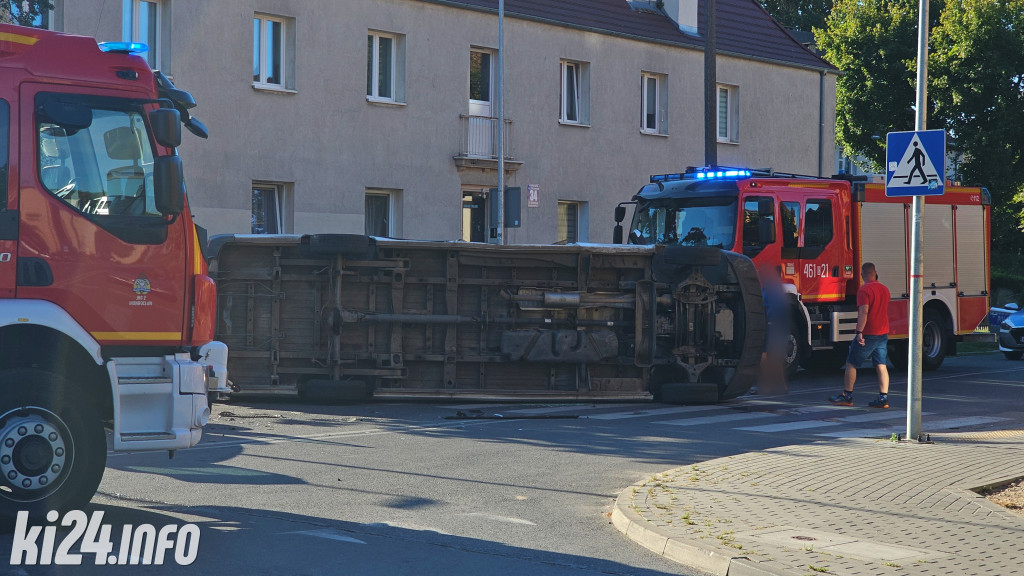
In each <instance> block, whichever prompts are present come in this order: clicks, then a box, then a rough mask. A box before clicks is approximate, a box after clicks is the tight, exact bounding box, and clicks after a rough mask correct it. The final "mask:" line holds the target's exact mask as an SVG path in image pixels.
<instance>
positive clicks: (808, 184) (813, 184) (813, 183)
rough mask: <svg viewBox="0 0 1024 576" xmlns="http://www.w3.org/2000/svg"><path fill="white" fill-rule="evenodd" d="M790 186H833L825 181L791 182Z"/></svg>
mask: <svg viewBox="0 0 1024 576" xmlns="http://www.w3.org/2000/svg"><path fill="white" fill-rule="evenodd" d="M787 186H789V187H790V188H831V187H832V186H830V185H828V184H825V183H823V182H790V183H789V184H787Z"/></svg>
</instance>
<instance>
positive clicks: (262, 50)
mask: <svg viewBox="0 0 1024 576" xmlns="http://www.w3.org/2000/svg"><path fill="white" fill-rule="evenodd" d="M253 20H254V21H255V20H258V21H259V22H260V31H259V35H260V37H259V39H258V40H259V61H260V77H259V80H256V79H253V82H252V84H253V86H254V87H256V88H264V89H271V90H288V89H290V88H291V86H292V84H293V83H292V81H291V78H292V70H291V68H290V67H289V66H288V64H289V61H290V60H291V58H292V54H291V53H290V52H289V50H290V48H291V47H293V46H294V45H295V44H294V42H293V41H292V25H291V20H290V19H288V18H284V17H281V16H273V15H270V14H261V13H259V12H257V13H255V14H253ZM270 22H275V23H278V24H280V25H281V34H280V38H278V40H277V41H278V42H279V43H280V49H281V73H280V76H281V77H280V78H278V80H279V82H267V79H268V78H269V76H268V70H267V48H266V46H267V24H268V23H270ZM256 41H257V39H256V38H253V50H256ZM254 56H255V54H254Z"/></svg>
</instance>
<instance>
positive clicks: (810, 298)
mask: <svg viewBox="0 0 1024 576" xmlns="http://www.w3.org/2000/svg"><path fill="white" fill-rule="evenodd" d="M842 296H843V295H842V294H814V295H812V296H808V295H806V294H801V295H800V299H801V300H821V299H822V298H841V297H842Z"/></svg>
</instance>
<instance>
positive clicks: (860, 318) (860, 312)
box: [857, 304, 869, 346]
mask: <svg viewBox="0 0 1024 576" xmlns="http://www.w3.org/2000/svg"><path fill="white" fill-rule="evenodd" d="M868 310H869V306H868V305H867V304H862V305H860V306H857V343H858V344H860V345H861V346H863V345H864V327H865V326H866V325H867V323H868Z"/></svg>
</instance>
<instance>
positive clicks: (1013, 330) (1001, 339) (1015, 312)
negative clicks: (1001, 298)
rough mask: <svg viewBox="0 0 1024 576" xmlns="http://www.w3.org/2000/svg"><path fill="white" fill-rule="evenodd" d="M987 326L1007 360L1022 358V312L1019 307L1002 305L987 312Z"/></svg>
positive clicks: (1023, 340)
mask: <svg viewBox="0 0 1024 576" xmlns="http://www.w3.org/2000/svg"><path fill="white" fill-rule="evenodd" d="M988 326H989V330H991V331H992V332H994V333H995V335H996V341H997V342H998V343H999V351H1000V352H1002V353H1003V355H1004V356H1006V359H1007V360H1020V359H1021V357H1024V310H1021V309H1020V306H1019V305H1017V304H1004V305H1003V306H1002V307H998V308H992V309H991V310H989V313H988Z"/></svg>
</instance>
